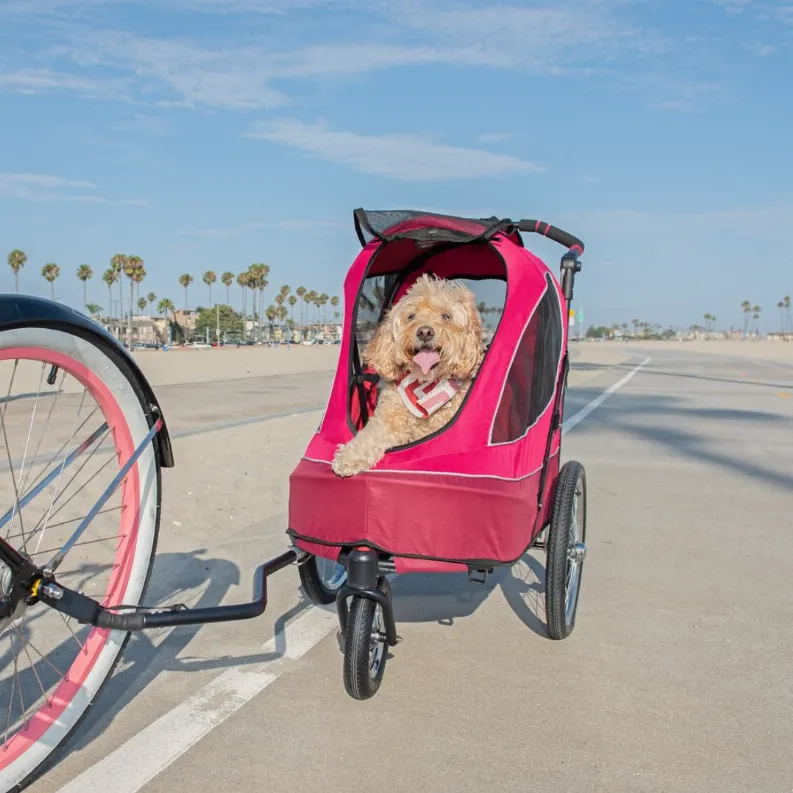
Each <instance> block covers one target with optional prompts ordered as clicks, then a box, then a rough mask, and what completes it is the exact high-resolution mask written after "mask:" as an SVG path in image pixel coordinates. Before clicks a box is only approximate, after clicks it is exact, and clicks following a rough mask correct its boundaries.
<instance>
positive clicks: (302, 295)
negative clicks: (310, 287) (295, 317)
mask: <svg viewBox="0 0 793 793" xmlns="http://www.w3.org/2000/svg"><path fill="white" fill-rule="evenodd" d="M306 291H307V290H306V287H305V286H298V288H297V289H296V290H295V292H296V293H297V296H298V298H299V299H300V301H301V303H300V324H301V325H302V324H303V299H304V298H305V295H306Z"/></svg>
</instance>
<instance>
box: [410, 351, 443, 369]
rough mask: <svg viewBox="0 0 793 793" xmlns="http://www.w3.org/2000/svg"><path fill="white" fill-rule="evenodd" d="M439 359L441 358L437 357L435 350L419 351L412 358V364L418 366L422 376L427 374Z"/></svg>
mask: <svg viewBox="0 0 793 793" xmlns="http://www.w3.org/2000/svg"><path fill="white" fill-rule="evenodd" d="M440 359H441V356H440V355H438V353H437V352H435V350H419V352H417V353H416V354H415V355H414V356H413V363H416V364H418V365H419V366H420V367H421V371H422V372H424V374H429V371H430V369H432V367H433V366H435V364H436V363H438V361H440Z"/></svg>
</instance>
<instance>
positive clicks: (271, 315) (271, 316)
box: [264, 306, 278, 338]
mask: <svg viewBox="0 0 793 793" xmlns="http://www.w3.org/2000/svg"><path fill="white" fill-rule="evenodd" d="M264 316H265V317H267V321H268V322H269V323H270V334H269V338H272V325H273V322H274V321H275V318H276V317H277V316H278V309H277V308H276V307H275V306H268V307H267V310H266V311H265V312H264Z"/></svg>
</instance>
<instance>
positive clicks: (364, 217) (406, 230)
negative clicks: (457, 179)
mask: <svg viewBox="0 0 793 793" xmlns="http://www.w3.org/2000/svg"><path fill="white" fill-rule="evenodd" d="M354 214H355V228H356V230H357V232H358V238H359V239H360V241H361V245H366V244H367V243H369V242H371V241H372V240H373V239H378V240H381V241H383V242H393V241H394V240H399V239H411V240H415V241H416V242H417V243H422V244H426V245H431V244H433V243H435V242H473V241H474V240H487V239H490V238H491V237H492V236H493V235H494V234H496V233H497V232H499V231H505V230H507V231H510V230H511V229H512V228H513V226H514V224H513V223H512V221H511V220H500V219H499V218H496V217H492V218H481V219H478V220H475V219H471V218H458V217H454V216H452V215H438V214H435V213H431V212H416V211H413V210H388V211H372V212H367V211H366V210H363V209H356V210H355V213H354Z"/></svg>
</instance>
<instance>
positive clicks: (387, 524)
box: [289, 460, 540, 562]
mask: <svg viewBox="0 0 793 793" xmlns="http://www.w3.org/2000/svg"><path fill="white" fill-rule="evenodd" d="M539 481H540V475H539V473H537V474H535V475H533V476H531V477H528V478H526V479H522V480H519V481H505V480H500V479H487V478H478V477H465V476H458V475H451V474H448V475H447V474H444V475H422V474H396V473H387V472H384V473H364V474H359V475H358V476H353V477H349V478H341V477H338V476H336V475H335V474H334V473H333V471H332V470H331V469H330V466H328V465H326V464H324V463H315V462H311V461H309V460H301V461H300V463H299V464H298V466H297V468H296V469H295V470H294V472H293V473H292V475H291V477H290V480H289V528H290V529H292V530H293V531H295V532H296V533H297V534H298V535H300V536H301V537H303V538H306V539H309V540H319V541H321V542H326V543H332V544H333V545H351V544H356V543H367V544H371V545H374V546H376V547H378V548H380V549H382V550H384V551H386V552H388V553H391V554H393V555H395V556H427V557H431V558H437V559H444V560H450V561H469V560H470V561H477V560H493V561H500V562H511V561H514V560H515V559H517V558H518V557H519V556H520V555H521V553H522V552H523V551H524V550H525V548H526V546H527V545H528V544H529V542H530V540H531V535H532V531H533V528H534V522H535V517H536V512H537V488H538V487H539Z"/></svg>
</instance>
